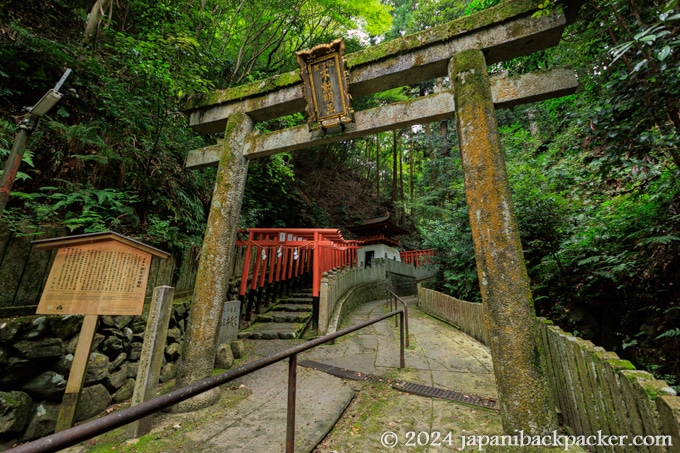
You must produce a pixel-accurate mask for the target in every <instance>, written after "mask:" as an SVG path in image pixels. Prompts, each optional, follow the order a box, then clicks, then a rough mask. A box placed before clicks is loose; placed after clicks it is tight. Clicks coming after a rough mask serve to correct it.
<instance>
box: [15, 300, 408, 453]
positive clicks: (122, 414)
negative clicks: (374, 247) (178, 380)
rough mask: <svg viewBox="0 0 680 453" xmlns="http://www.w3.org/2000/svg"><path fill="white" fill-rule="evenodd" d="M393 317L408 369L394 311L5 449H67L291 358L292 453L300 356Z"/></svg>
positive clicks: (18, 452) (19, 452)
mask: <svg viewBox="0 0 680 453" xmlns="http://www.w3.org/2000/svg"><path fill="white" fill-rule="evenodd" d="M392 316H398V317H399V320H400V329H399V335H400V341H399V368H405V367H406V362H405V358H404V324H405V322H404V321H405V319H406V316H408V315H407V313H406V312H404V311H403V310H395V311H392V312H390V313H387V314H385V315H382V316H379V317H377V318H373V319H369V320H368V321H364V322H362V323H359V324H356V325H354V326H352V327H347V328H346V329H342V330H338V331H337V332H335V333H332V334H329V335H325V336H323V337H319V338H315V339H313V340H310V341H307V342H305V343H302V344H300V345H297V346H294V347H292V348H288V349H286V350H284V351H280V352H278V353H276V354H273V355H271V356H268V357H263V358H261V359H258V360H254V361H252V362H250V363H247V364H245V365H242V366H240V367H238V368H234V369H233V370H229V371H225V372H224V373H220V374H217V375H215V376H210V377H208V378H206V379H203V380H202V381H199V382H195V383H193V384H190V385H188V386H186V387H182V388H180V389H176V390H173V391H171V392H169V393H166V394H165V395H161V396H159V397H156V398H154V399H152V400H149V401H146V402H144V403H141V404H138V405H136V406H132V407H129V408H127V409H123V410H121V411H119V412H114V413H112V414H109V415H107V416H104V417H102V418H99V419H97V420H92V421H89V422H86V423H83V424H81V425H77V426H74V427H72V428H69V429H66V430H64V431H60V432H58V433H54V434H51V435H49V436H46V437H43V438H40V439H37V440H34V441H32V442H29V443H26V444H23V445H19V446H17V447H15V448H12V449H10V450H6V453H34V452H56V451H59V450H62V449H64V448H66V447H70V446H72V445H75V444H77V443H78V442H82V441H84V440H87V439H90V438H92V437H94V436H97V435H99V434H103V433H105V432H107V431H111V430H113V429H115V428H118V427H120V426H123V425H126V424H128V423H131V422H134V421H135V420H139V419H141V418H144V417H146V416H148V415H152V414H154V413H156V412H158V411H161V410H163V409H165V408H168V407H170V406H173V405H175V404H177V403H180V402H182V401H184V400H186V399H189V398H191V397H193V396H196V395H198V394H200V393H203V392H205V391H208V390H210V389H213V388H215V387H218V386H220V385H223V384H226V383H227V382H230V381H233V380H234V379H237V378H239V377H242V376H245V375H247V374H250V373H252V372H254V371H257V370H260V369H262V368H264V367H266V366H269V365H272V364H273V363H276V362H279V361H281V360H284V359H286V358H290V360H289V362H288V409H287V411H288V415H287V421H286V453H293V451H294V447H295V393H296V392H295V389H296V380H297V373H296V367H297V354H299V353H301V352H304V351H307V350H309V349H312V348H314V347H316V346H319V345H321V344H324V343H328V342H330V341H333V340H335V339H337V338H339V337H342V336H344V335H347V334H349V333H352V332H355V331H357V330H360V329H363V328H364V327H368V326H370V325H373V324H375V323H377V322H380V321H383V320H385V319H388V318H391V317H392Z"/></svg>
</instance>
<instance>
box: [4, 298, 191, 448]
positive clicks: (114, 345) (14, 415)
mask: <svg viewBox="0 0 680 453" xmlns="http://www.w3.org/2000/svg"><path fill="white" fill-rule="evenodd" d="M188 312H189V301H186V302H182V303H176V304H175V305H173V312H172V316H171V318H170V324H169V330H168V336H167V340H166V342H167V344H166V348H165V360H164V364H163V368H162V371H161V377H160V382H161V383H163V382H166V381H169V380H170V379H173V378H174V377H175V375H176V374H177V361H178V360H179V358H180V356H181V351H182V346H181V343H182V336H183V334H184V331H185V329H186V322H187V317H188ZM82 320H83V317H82V316H79V315H68V316H62V317H59V316H31V317H25V318H12V319H4V320H0V450H4V449H6V448H9V447H11V446H12V445H14V444H16V443H18V442H23V441H29V440H33V439H37V438H39V437H42V436H45V435H47V434H50V433H52V432H53V431H54V427H55V425H56V420H57V416H58V414H59V407H60V402H61V398H62V397H63V394H64V390H65V388H66V382H67V380H68V376H69V372H70V369H71V363H72V361H73V353H74V352H75V349H76V345H77V343H78V336H79V333H80V327H81V325H82ZM145 329H146V318H145V317H144V316H135V317H131V316H100V317H99V326H98V328H97V334H96V336H95V339H94V344H93V348H92V353H91V354H90V359H89V362H88V367H87V374H86V376H85V382H84V385H83V391H82V392H81V397H80V401H79V403H78V407H77V409H76V415H75V420H76V422H77V421H81V420H86V419H89V418H92V417H94V416H96V415H98V414H99V413H101V412H102V411H105V410H106V408H107V407H108V406H109V405H111V404H116V403H121V402H123V401H126V400H128V399H130V398H131V397H132V392H133V390H134V385H135V377H136V376H137V363H138V360H139V357H140V355H141V351H142V342H143V341H144V331H145Z"/></svg>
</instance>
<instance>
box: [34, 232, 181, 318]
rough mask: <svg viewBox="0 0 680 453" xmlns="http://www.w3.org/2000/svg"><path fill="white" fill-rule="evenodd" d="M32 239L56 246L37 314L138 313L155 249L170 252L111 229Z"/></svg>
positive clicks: (161, 254)
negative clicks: (92, 232)
mask: <svg viewBox="0 0 680 453" xmlns="http://www.w3.org/2000/svg"><path fill="white" fill-rule="evenodd" d="M34 244H35V247H36V248H38V249H48V248H58V250H57V256H56V257H55V259H54V263H53V265H52V269H51V270H50V274H49V276H48V277H47V284H46V285H45V289H44V290H43V293H42V297H41V298H40V302H39V304H38V310H37V311H36V313H37V314H49V315H57V314H79V315H140V314H142V310H143V308H144V295H145V292H146V282H147V279H148V278H149V268H150V267H151V257H152V254H153V255H156V256H159V257H161V258H167V257H168V256H169V255H168V254H167V253H165V252H162V251H160V250H157V249H154V248H153V247H149V246H147V245H145V244H142V243H140V242H137V241H134V240H133V239H130V238H128V237H125V236H122V235H119V234H117V233H113V232H108V233H95V234H91V235H80V236H68V237H64V238H57V239H48V240H45V241H34Z"/></svg>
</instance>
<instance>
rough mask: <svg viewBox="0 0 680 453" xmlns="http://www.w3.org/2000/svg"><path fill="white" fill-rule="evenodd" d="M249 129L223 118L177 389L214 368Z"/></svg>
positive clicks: (187, 406) (204, 396)
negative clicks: (244, 150)
mask: <svg viewBox="0 0 680 453" xmlns="http://www.w3.org/2000/svg"><path fill="white" fill-rule="evenodd" d="M253 126H254V122H253V120H252V118H250V117H249V116H248V115H246V114H245V113H235V114H233V115H231V116H230V117H229V120H228V121H227V127H226V129H225V131H224V147H223V149H222V154H221V155H220V161H219V164H218V167H217V177H216V179H215V190H214V192H213V197H212V201H211V203H210V214H209V215H208V224H207V226H206V230H205V236H204V238H203V248H202V249H201V260H200V262H199V266H198V274H197V275H196V284H195V287H194V299H193V301H192V303H191V311H190V312H189V323H188V328H187V332H186V336H185V338H188V339H191V340H190V341H185V342H184V346H183V351H182V361H181V363H180V366H179V370H178V373H177V381H176V382H177V384H176V386H177V388H180V387H184V386H187V385H189V384H191V383H193V382H196V381H200V380H202V379H205V378H206V377H207V376H210V375H211V374H212V371H213V368H214V365H215V352H216V350H217V335H216V332H217V331H218V329H219V323H220V319H221V315H222V305H223V302H224V301H225V299H226V297H227V290H228V286H229V275H225V274H226V273H227V272H229V269H231V268H232V265H233V263H234V256H235V253H236V248H235V245H236V233H237V231H238V219H239V216H240V214H241V204H242V202H243V194H244V192H245V187H246V179H247V176H248V160H247V159H246V158H245V157H244V155H243V146H244V143H245V139H246V136H247V135H248V134H249V133H250V132H252V130H253ZM219 398H220V390H219V387H217V388H214V389H212V390H209V391H207V392H204V393H201V394H200V395H197V396H195V397H193V398H191V399H188V400H186V401H183V402H181V403H179V404H177V405H175V406H174V407H173V410H174V411H177V412H186V411H192V410H197V409H200V408H203V407H206V406H210V405H211V404H214V403H216V402H217V401H218V400H219Z"/></svg>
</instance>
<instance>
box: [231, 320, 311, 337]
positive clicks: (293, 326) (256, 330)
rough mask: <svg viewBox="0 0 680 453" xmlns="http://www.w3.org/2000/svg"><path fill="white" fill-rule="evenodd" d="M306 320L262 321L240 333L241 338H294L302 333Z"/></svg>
mask: <svg viewBox="0 0 680 453" xmlns="http://www.w3.org/2000/svg"><path fill="white" fill-rule="evenodd" d="M306 325H307V323H306V322H260V323H255V324H253V325H252V326H250V327H248V328H246V329H243V330H242V331H240V332H239V333H238V338H239V339H247V340H275V339H282V340H292V339H295V338H298V337H299V336H300V335H302V332H303V331H304V329H305V326H306Z"/></svg>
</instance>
